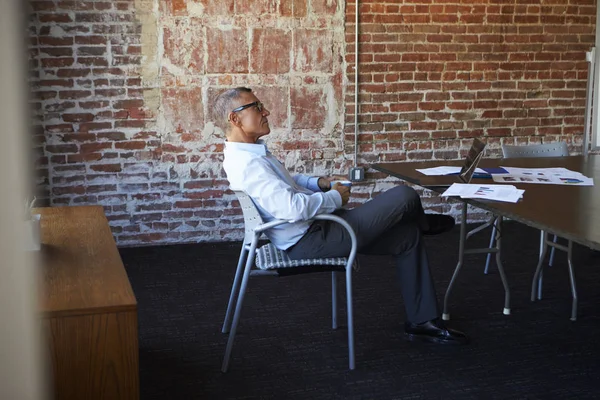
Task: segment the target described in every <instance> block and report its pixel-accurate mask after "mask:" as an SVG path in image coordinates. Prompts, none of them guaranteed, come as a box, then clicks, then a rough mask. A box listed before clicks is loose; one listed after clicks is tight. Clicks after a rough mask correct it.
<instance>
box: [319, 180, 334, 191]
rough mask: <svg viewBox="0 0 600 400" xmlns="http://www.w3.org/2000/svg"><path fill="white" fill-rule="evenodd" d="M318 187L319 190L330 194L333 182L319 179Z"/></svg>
mask: <svg viewBox="0 0 600 400" xmlns="http://www.w3.org/2000/svg"><path fill="white" fill-rule="evenodd" d="M317 185H318V186H319V189H321V191H323V192H328V191H329V190H330V189H331V182H329V181H328V180H327V179H325V178H319V180H318V181H317Z"/></svg>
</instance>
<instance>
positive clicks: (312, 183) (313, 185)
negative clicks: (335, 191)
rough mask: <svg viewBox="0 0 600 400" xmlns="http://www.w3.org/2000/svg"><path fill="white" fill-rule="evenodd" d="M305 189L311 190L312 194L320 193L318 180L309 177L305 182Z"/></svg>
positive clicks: (314, 177)
mask: <svg viewBox="0 0 600 400" xmlns="http://www.w3.org/2000/svg"><path fill="white" fill-rule="evenodd" d="M306 188H307V189H308V190H312V191H313V192H322V190H321V188H320V187H319V178H318V177H316V176H311V177H310V178H308V181H307V182H306Z"/></svg>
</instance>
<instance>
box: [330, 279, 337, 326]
mask: <svg viewBox="0 0 600 400" xmlns="http://www.w3.org/2000/svg"><path fill="white" fill-rule="evenodd" d="M337 308H338V307H337V272H336V271H332V272H331V328H332V329H337V327H338V324H337Z"/></svg>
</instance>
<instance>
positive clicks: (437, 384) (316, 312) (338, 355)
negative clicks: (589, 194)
mask: <svg viewBox="0 0 600 400" xmlns="http://www.w3.org/2000/svg"><path fill="white" fill-rule="evenodd" d="M505 231H506V232H505V240H504V248H505V249H506V251H505V256H504V260H505V261H504V263H505V268H506V271H507V275H508V279H509V283H510V286H511V290H512V310H513V314H512V315H511V316H508V317H507V316H504V315H502V306H503V290H502V284H501V282H500V277H499V275H498V273H497V271H496V270H495V269H494V270H493V271H492V273H491V274H490V275H487V276H486V275H484V274H483V264H484V256H482V255H480V256H471V257H469V258H467V263H466V265H465V267H464V269H463V271H462V274H461V276H460V277H459V280H458V283H457V286H456V288H455V291H454V296H453V297H452V301H451V310H450V312H451V316H452V321H451V323H452V326H453V327H455V328H459V329H462V330H464V331H466V332H467V333H468V334H469V335H470V336H471V338H472V343H471V344H470V345H469V346H466V347H458V348H456V347H454V348H444V347H439V346H435V345H426V344H420V343H409V342H405V341H404V340H403V339H402V336H401V332H402V323H403V305H402V301H401V299H400V297H399V292H398V290H397V285H396V280H395V271H394V267H393V263H392V261H391V259H389V258H387V257H361V259H360V261H361V270H360V271H359V272H357V273H356V274H355V278H354V295H355V298H354V307H355V308H354V310H355V332H356V352H357V369H356V370H355V371H349V370H348V369H347V366H348V360H347V347H346V343H347V341H346V330H345V329H343V328H342V329H339V330H337V331H332V330H331V328H330V309H331V306H330V275H329V274H321V273H319V274H309V275H301V276H292V277H286V278H276V277H257V278H252V279H251V281H250V286H249V293H248V295H247V297H246V302H245V304H244V310H243V313H242V320H241V323H240V327H239V330H238V335H237V338H236V343H235V346H234V350H233V357H232V361H231V365H230V370H229V372H228V373H226V374H223V373H221V372H220V366H221V359H222V356H223V351H224V347H225V342H226V335H224V334H221V333H220V328H221V324H222V322H223V316H224V313H225V307H226V304H227V299H228V296H229V291H230V288H231V283H232V279H233V274H234V270H235V266H236V261H237V257H238V254H239V243H217V244H197V245H178V246H165V247H146V248H127V249H121V255H122V257H123V261H124V263H125V265H126V268H127V272H128V274H129V277H130V279H131V283H132V286H133V289H134V291H135V294H136V297H137V299H138V302H139V332H140V333H139V334H140V384H141V395H142V400H150V399H186V400H187V399H438V398H439V399H441V398H443V399H482V398H493V399H517V398H518V399H524V398H527V399H556V398H565V399H566V398H568V399H575V398H577V399H592V398H598V397H599V396H600V394H598V393H597V392H598V383H597V378H598V377H599V376H600V370H599V367H600V361H599V360H600V348H599V347H598V346H596V339H597V338H598V336H599V334H600V317H599V315H598V307H597V306H598V303H599V301H600V294H599V290H598V289H599V288H600V268H599V267H600V254H599V253H597V252H593V251H591V250H589V249H586V248H583V247H580V246H575V252H574V253H575V265H576V276H577V277H578V280H577V283H578V289H579V297H580V306H579V320H578V321H577V322H575V323H573V322H571V321H569V318H568V316H569V313H570V305H571V300H570V292H569V285H568V274H567V268H566V256H565V255H564V253H559V254H558V256H557V260H556V262H555V266H554V267H552V268H550V269H548V270H546V275H545V281H544V295H545V296H544V299H543V300H542V301H539V302H536V303H530V302H529V288H530V284H531V277H532V274H533V270H534V265H535V262H536V258H537V249H538V238H539V236H538V232H537V231H535V230H533V229H530V228H527V227H524V226H523V225H520V224H517V223H507V224H506V229H505ZM488 238H489V233H488V234H486V235H483V236H482V235H480V237H479V238H474V239H473V241H474V243H479V244H483V243H486V242H487V240H488ZM457 243H458V228H455V229H454V231H452V232H450V233H447V234H444V235H441V236H437V237H430V238H427V245H428V248H429V255H430V258H431V265H432V269H433V275H434V277H435V280H436V286H437V289H438V298H439V299H440V300H441V299H442V298H443V294H444V293H445V288H446V286H447V284H448V281H449V279H450V276H451V273H452V270H453V268H454V265H455V263H456V261H457V250H456V249H457ZM340 282H341V283H343V281H340ZM340 295H341V296H343V295H344V291H342V292H341V293H340ZM340 298H342V297H340ZM342 304H343V303H342ZM344 318H345V313H342V315H341V318H340V319H341V321H344Z"/></svg>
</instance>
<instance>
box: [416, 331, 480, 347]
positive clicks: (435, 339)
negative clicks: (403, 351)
mask: <svg viewBox="0 0 600 400" xmlns="http://www.w3.org/2000/svg"><path fill="white" fill-rule="evenodd" d="M404 339H406V340H408V341H409V342H426V343H436V344H445V345H449V346H459V345H464V344H468V343H469V339H463V340H458V339H452V340H447V339H442V338H438V337H432V336H427V335H415V334H412V333H406V332H405V333H404Z"/></svg>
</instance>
